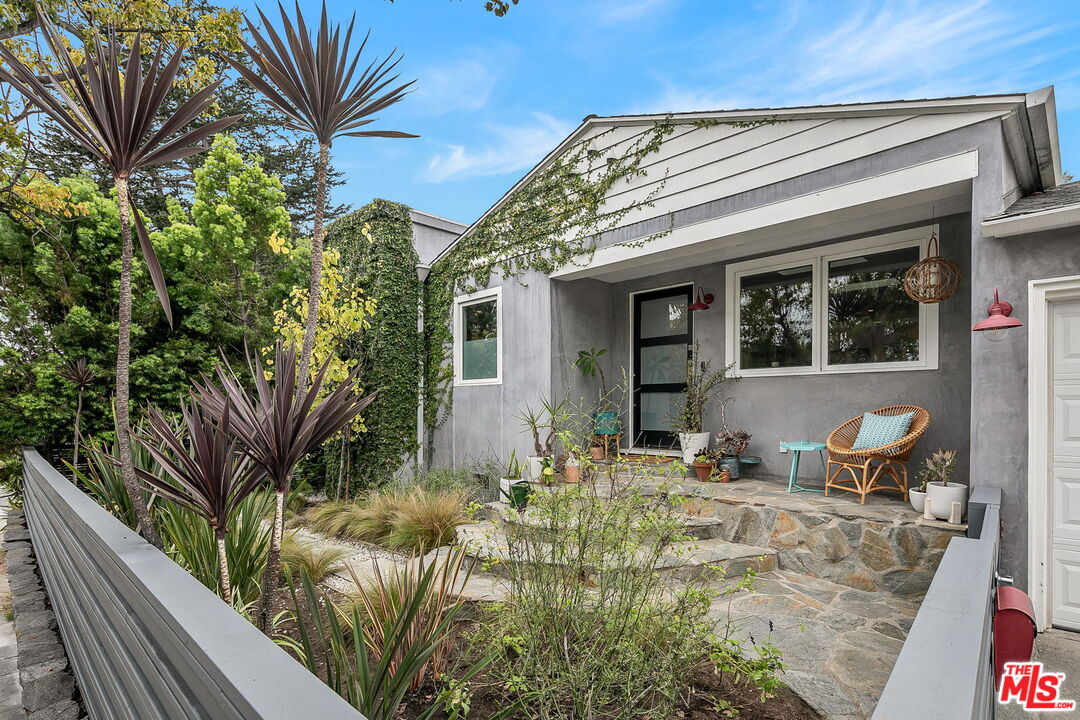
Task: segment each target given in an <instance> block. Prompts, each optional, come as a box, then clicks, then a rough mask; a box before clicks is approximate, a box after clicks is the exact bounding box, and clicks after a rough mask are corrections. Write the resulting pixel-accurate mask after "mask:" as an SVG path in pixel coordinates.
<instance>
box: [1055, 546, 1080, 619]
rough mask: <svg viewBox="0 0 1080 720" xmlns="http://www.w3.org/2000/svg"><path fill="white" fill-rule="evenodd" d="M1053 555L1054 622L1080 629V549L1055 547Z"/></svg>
mask: <svg viewBox="0 0 1080 720" xmlns="http://www.w3.org/2000/svg"><path fill="white" fill-rule="evenodd" d="M1053 556H1054V557H1053V594H1054V611H1053V612H1054V617H1053V623H1054V625H1057V626H1059V627H1066V628H1071V629H1080V551H1069V550H1061V549H1055V550H1054V553H1053Z"/></svg>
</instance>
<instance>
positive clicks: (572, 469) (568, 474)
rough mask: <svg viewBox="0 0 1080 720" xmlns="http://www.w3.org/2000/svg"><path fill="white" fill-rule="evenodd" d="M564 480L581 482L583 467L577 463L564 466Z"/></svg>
mask: <svg viewBox="0 0 1080 720" xmlns="http://www.w3.org/2000/svg"><path fill="white" fill-rule="evenodd" d="M563 480H565V481H566V482H568V483H571V484H573V483H578V482H581V468H580V467H579V466H577V465H567V466H566V467H564V468H563Z"/></svg>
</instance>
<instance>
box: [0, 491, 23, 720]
mask: <svg viewBox="0 0 1080 720" xmlns="http://www.w3.org/2000/svg"><path fill="white" fill-rule="evenodd" d="M7 511H8V504H7V498H4V499H2V500H0V525H6V524H7ZM10 613H11V593H10V592H9V591H8V575H7V562H4V561H2V560H0V720H26V713H25V712H24V711H23V703H22V685H21V684H20V683H19V667H18V649H17V646H16V644H15V623H13V622H12V621H11V620H9V619H8V618H9V615H10Z"/></svg>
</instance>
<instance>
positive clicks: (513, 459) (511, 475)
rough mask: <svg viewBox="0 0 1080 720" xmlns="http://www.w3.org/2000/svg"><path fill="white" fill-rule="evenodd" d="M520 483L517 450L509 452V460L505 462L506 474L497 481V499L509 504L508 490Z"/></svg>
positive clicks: (519, 464) (519, 465)
mask: <svg viewBox="0 0 1080 720" xmlns="http://www.w3.org/2000/svg"><path fill="white" fill-rule="evenodd" d="M519 482H521V463H519V462H518V459H517V450H511V451H510V459H509V460H508V461H507V462H506V472H505V473H503V476H502V478H501V479H500V480H499V499H500V500H505V501H506V502H510V498H511V496H510V488H511V487H513V486H514V485H515V484H517V483H519Z"/></svg>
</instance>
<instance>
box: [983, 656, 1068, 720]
mask: <svg viewBox="0 0 1080 720" xmlns="http://www.w3.org/2000/svg"><path fill="white" fill-rule="evenodd" d="M1064 681H1065V673H1054V672H1043V664H1042V663H1041V662H1016V663H1005V672H1004V674H1003V675H1002V676H1001V687H1000V689H999V690H998V702H999V703H1001V704H1003V705H1004V704H1008V703H1010V702H1013V701H1014V700H1015V701H1016V703H1017V704H1018V705H1020V706H1021V707H1022V708H1024V709H1025V710H1029V711H1030V710H1040V711H1043V712H1055V711H1058V710H1061V711H1070V710H1075V709H1076V701H1075V700H1065V699H1063V698H1062V697H1061V684H1062V683H1063V682H1064Z"/></svg>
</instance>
